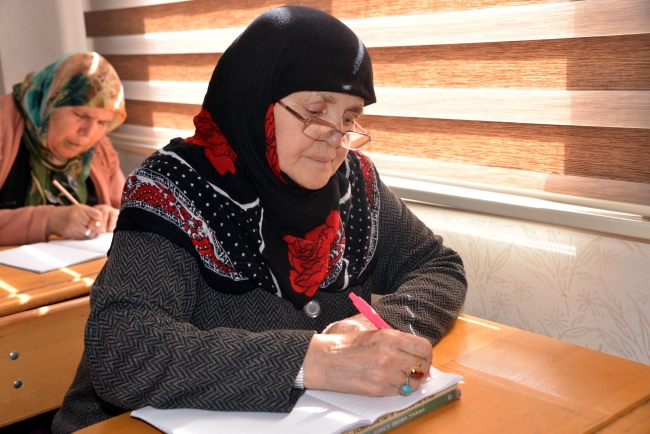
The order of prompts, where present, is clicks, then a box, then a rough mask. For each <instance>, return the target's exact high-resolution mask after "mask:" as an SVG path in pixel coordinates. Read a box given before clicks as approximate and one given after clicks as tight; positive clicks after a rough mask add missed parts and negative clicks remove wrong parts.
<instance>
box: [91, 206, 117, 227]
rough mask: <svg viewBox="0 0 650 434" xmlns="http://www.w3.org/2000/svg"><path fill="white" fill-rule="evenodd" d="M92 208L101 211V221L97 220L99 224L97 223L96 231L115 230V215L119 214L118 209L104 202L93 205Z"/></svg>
mask: <svg viewBox="0 0 650 434" xmlns="http://www.w3.org/2000/svg"><path fill="white" fill-rule="evenodd" d="M93 208H95V209H97V210H99V211H101V213H102V221H101V222H99V223H100V224H99V225H98V229H99V230H98V232H113V231H114V230H115V225H116V223H117V216H118V215H119V214H120V211H119V210H118V209H115V208H113V207H112V206H110V205H104V204H101V205H95V206H94V207H93ZM102 229H103V231H102Z"/></svg>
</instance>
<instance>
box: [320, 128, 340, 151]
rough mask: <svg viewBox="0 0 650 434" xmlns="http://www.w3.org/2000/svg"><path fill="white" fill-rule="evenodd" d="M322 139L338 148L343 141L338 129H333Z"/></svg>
mask: <svg viewBox="0 0 650 434" xmlns="http://www.w3.org/2000/svg"><path fill="white" fill-rule="evenodd" d="M323 141H324V142H325V143H327V144H328V145H329V146H330V147H332V148H338V147H339V146H341V144H342V142H343V134H341V132H340V131H334V132H332V133H330V134H327V135H326V137H325V138H323Z"/></svg>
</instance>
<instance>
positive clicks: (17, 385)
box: [14, 380, 23, 389]
mask: <svg viewBox="0 0 650 434" xmlns="http://www.w3.org/2000/svg"><path fill="white" fill-rule="evenodd" d="M22 386H23V382H22V381H20V380H16V381H14V387H15V388H16V389H20V388H21V387H22Z"/></svg>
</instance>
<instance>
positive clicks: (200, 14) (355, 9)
mask: <svg viewBox="0 0 650 434" xmlns="http://www.w3.org/2000/svg"><path fill="white" fill-rule="evenodd" d="M564 1H567V0H420V1H409V2H403V1H397V2H396V1H385V0H297V1H291V2H282V1H279V0H201V1H195V2H192V3H193V4H191V5H188V4H187V3H177V4H173V3H172V4H165V5H156V6H146V7H140V8H129V9H116V10H107V11H97V12H86V13H85V18H86V33H87V35H88V36H114V35H133V34H140V33H151V32H171V31H180V30H198V29H213V28H223V27H245V26H247V25H248V24H249V23H250V22H251V21H253V20H254V19H255V18H256V17H257V16H258V15H259V14H260V13H262V12H264V11H265V10H267V9H270V8H272V7H275V6H280V5H283V4H294V5H303V6H310V7H314V8H317V9H320V10H323V11H325V12H328V13H330V14H332V15H335V16H336V17H338V18H340V19H359V18H370V17H381V16H392V15H417V14H428V13H436V12H452V11H464V10H472V9H480V8H488V7H503V6H523V5H532V4H540V3H561V2H564ZM569 1H571V0H569Z"/></svg>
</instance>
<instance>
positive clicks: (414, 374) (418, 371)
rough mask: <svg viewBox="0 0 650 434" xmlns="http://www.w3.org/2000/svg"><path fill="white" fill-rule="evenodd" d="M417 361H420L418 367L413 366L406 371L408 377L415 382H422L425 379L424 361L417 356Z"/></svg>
mask: <svg viewBox="0 0 650 434" xmlns="http://www.w3.org/2000/svg"><path fill="white" fill-rule="evenodd" d="M415 359H416V360H417V361H418V365H417V366H411V367H410V368H408V369H407V371H406V376H407V377H408V378H412V379H414V380H421V379H423V378H424V369H422V361H421V360H420V358H419V357H418V356H415Z"/></svg>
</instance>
